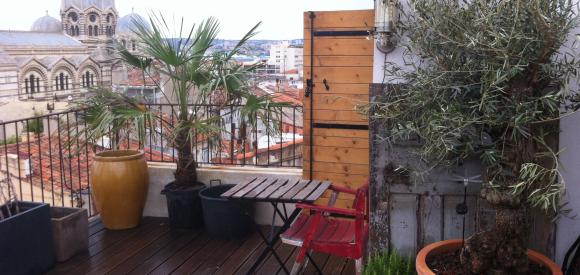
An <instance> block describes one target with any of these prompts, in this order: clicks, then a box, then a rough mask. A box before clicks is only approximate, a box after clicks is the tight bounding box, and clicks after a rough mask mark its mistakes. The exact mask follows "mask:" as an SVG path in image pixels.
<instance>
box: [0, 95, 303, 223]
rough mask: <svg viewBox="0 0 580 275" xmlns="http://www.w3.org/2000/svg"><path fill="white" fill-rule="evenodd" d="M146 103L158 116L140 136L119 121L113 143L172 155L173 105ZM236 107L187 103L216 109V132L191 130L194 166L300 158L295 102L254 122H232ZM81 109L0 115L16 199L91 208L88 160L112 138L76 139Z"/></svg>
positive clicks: (3, 164)
mask: <svg viewBox="0 0 580 275" xmlns="http://www.w3.org/2000/svg"><path fill="white" fill-rule="evenodd" d="M147 106H148V107H149V108H150V109H151V110H155V111H156V112H159V114H162V116H160V117H161V118H162V119H163V120H164V123H165V124H164V123H161V121H155V122H152V123H151V125H149V126H148V127H146V131H145V133H144V134H145V136H144V137H143V136H139V135H137V134H135V133H136V132H137V131H135V130H134V129H126V130H125V131H124V133H123V135H121V136H122V139H121V141H120V142H119V147H120V148H121V149H140V150H144V151H145V156H146V158H147V160H148V161H152V162H175V161H176V159H177V151H176V150H175V148H174V146H173V145H172V142H171V140H170V139H168V138H167V135H166V134H167V133H168V131H170V127H167V124H166V123H167V122H171V123H175V122H176V119H175V116H176V114H177V112H176V111H175V110H176V105H172V104H151V105H147ZM240 107H241V106H226V107H225V108H224V106H217V105H191V111H192V112H198V114H194V115H199V116H200V117H203V116H209V115H210V114H212V115H215V114H216V112H218V114H219V115H220V116H221V118H222V119H221V120H219V121H218V122H217V124H216V126H218V127H221V128H222V131H220V132H219V133H217V134H213V135H208V134H203V135H201V134H197V133H194V136H195V137H196V139H195V140H194V141H192V143H193V144H192V146H193V147H192V148H193V149H194V150H193V152H194V153H195V159H196V161H197V163H198V165H199V166H211V165H232V166H256V167H301V166H302V141H303V140H302V109H301V107H298V106H296V107H284V108H278V109H279V110H277V111H278V113H282V114H284V115H283V118H282V119H279V120H276V119H273V118H270V117H269V115H268V116H267V117H266V120H265V122H264V123H262V122H259V123H257V124H256V125H255V126H254V127H252V126H248V125H245V124H242V125H239V124H240V123H239V121H238V120H239V112H238V110H239V108H240ZM84 112H85V111H84V110H69V111H63V112H56V113H50V114H44V115H40V116H36V117H30V118H24V119H18V120H12V121H5V122H0V177H1V179H8V181H9V182H12V184H13V185H14V189H13V190H15V191H14V192H16V193H17V194H16V197H17V198H18V199H21V200H27V201H36V202H46V203H50V204H51V205H56V206H67V207H84V208H87V209H88V211H89V215H90V216H93V215H95V214H96V210H95V208H94V205H93V202H92V198H91V196H90V186H91V183H90V165H91V163H92V157H93V156H94V154H95V153H97V152H99V151H103V150H109V149H112V144H111V143H112V142H111V138H110V137H109V136H105V137H102V138H100V139H99V140H98V141H94V142H89V143H87V142H85V141H84V135H83V129H84V128H85V127H86V123H85V122H84V121H83V119H82V118H83V115H84ZM161 118H160V119H159V120H161ZM164 125H165V126H164ZM268 125H269V126H270V127H267V126H268ZM271 126H276V127H271ZM272 128H276V129H277V130H278V131H277V132H273V131H271V129H272ZM269 129H270V130H269Z"/></svg>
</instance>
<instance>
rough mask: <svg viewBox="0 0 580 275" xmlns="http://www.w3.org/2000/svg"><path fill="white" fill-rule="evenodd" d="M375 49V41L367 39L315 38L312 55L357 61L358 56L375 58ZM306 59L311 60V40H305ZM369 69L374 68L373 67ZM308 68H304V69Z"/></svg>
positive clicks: (352, 62)
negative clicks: (348, 57) (340, 57)
mask: <svg viewBox="0 0 580 275" xmlns="http://www.w3.org/2000/svg"><path fill="white" fill-rule="evenodd" d="M308 38H309V37H308ZM374 47H375V43H374V40H367V38H366V37H349V38H343V39H336V38H319V37H315V38H314V53H313V54H312V55H313V56H352V57H351V58H352V59H356V58H357V57H358V56H366V57H369V56H373V53H374ZM306 59H310V39H308V40H304V60H306ZM350 64H351V65H350V66H354V65H352V64H356V62H354V61H351V63H350ZM368 67H372V65H371V66H368ZM306 68H307V67H306V66H304V69H306ZM370 70H372V68H371V69H370Z"/></svg>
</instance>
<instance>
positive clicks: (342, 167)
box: [303, 159, 369, 176]
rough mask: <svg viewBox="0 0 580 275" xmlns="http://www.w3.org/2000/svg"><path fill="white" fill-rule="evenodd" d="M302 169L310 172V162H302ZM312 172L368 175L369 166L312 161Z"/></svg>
mask: <svg viewBox="0 0 580 275" xmlns="http://www.w3.org/2000/svg"><path fill="white" fill-rule="evenodd" d="M303 167H304V169H306V170H310V162H304V164H303ZM312 170H313V171H315V172H327V173H344V174H346V175H363V176H365V175H368V174H369V165H367V164H349V163H335V162H322V161H316V159H315V160H314V163H313V165H312Z"/></svg>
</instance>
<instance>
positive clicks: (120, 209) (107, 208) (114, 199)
mask: <svg viewBox="0 0 580 275" xmlns="http://www.w3.org/2000/svg"><path fill="white" fill-rule="evenodd" d="M91 184H92V194H93V198H94V200H95V205H96V206H97V210H98V211H99V214H100V215H101V220H102V222H103V225H104V226H105V228H108V229H128V228H133V227H136V226H137V225H139V222H140V221H141V215H142V214H143V207H144V206H145V200H146V198H147V189H148V187H149V172H148V170H147V162H146V161H145V154H144V153H143V152H140V151H134V150H120V151H107V152H102V153H98V154H97V155H96V156H95V158H94V161H93V165H92V167H91Z"/></svg>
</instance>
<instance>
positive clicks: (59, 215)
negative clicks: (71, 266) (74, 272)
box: [50, 207, 89, 262]
mask: <svg viewBox="0 0 580 275" xmlns="http://www.w3.org/2000/svg"><path fill="white" fill-rule="evenodd" d="M50 218H51V223H52V239H53V240H54V252H55V254H56V260H57V261H59V262H64V261H66V260H68V259H70V258H71V257H72V256H74V255H75V254H77V253H79V252H82V251H86V250H87V249H88V247H89V217H88V215H87V210H86V209H81V208H68V207H51V208H50Z"/></svg>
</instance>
